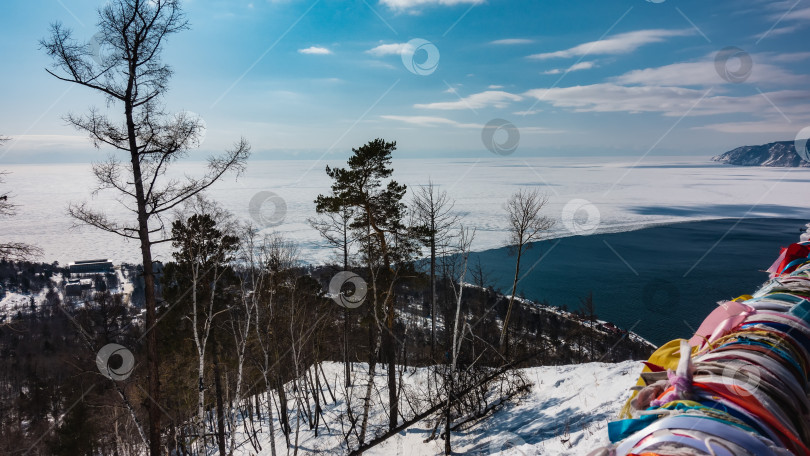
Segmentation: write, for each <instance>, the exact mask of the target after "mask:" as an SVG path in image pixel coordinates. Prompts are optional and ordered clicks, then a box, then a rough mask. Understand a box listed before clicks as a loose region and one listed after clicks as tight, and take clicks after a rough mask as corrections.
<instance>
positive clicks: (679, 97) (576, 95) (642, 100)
mask: <svg viewBox="0 0 810 456" xmlns="http://www.w3.org/2000/svg"><path fill="white" fill-rule="evenodd" d="M715 93H716V92H715V91H713V90H712V91H709V92H708V95H707V90H703V89H699V90H698V89H689V88H684V87H661V86H623V85H618V84H614V83H602V84H592V85H585V86H573V87H552V88H548V89H533V90H529V91H528V92H526V93H525V94H524V95H525V96H527V97H531V98H535V99H537V100H539V101H542V102H546V103H550V104H551V105H552V106H555V107H558V108H569V109H572V110H574V111H575V112H627V113H641V112H655V113H660V114H662V115H664V116H681V115H685V114H687V113H689V115H690V116H705V115H720V114H740V113H747V114H753V115H763V114H772V113H775V112H776V109H775V108H774V105H776V106H778V107H779V110H780V111H781V112H782V113H783V114H785V115H787V116H791V115H804V114H805V113H806V112H807V103H808V102H810V92H807V91H799V90H780V91H775V92H763V93H762V94H754V95H747V96H742V97H732V96H726V95H720V94H715ZM704 95H705V96H704ZM701 98H702V99H701ZM698 100H700V102H699V103H698Z"/></svg>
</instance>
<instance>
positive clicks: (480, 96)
mask: <svg viewBox="0 0 810 456" xmlns="http://www.w3.org/2000/svg"><path fill="white" fill-rule="evenodd" d="M522 99H523V97H521V96H520V95H515V94H512V93H509V92H504V91H501V90H487V91H486V92H481V93H475V94H472V95H470V96H468V97H465V98H462V99H460V100H458V101H443V102H437V103H426V104H415V105H414V107H415V108H421V109H439V110H453V109H480V108H486V107H489V106H492V107H495V108H505V107H506V106H508V105H509V102H512V101H520V100H522Z"/></svg>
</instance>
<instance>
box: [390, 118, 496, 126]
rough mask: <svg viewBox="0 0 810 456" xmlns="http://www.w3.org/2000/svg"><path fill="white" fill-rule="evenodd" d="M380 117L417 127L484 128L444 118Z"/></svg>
mask: <svg viewBox="0 0 810 456" xmlns="http://www.w3.org/2000/svg"><path fill="white" fill-rule="evenodd" d="M380 117H382V118H383V119H388V120H396V121H399V122H405V123H407V124H411V125H418V126H420V127H441V126H448V127H455V128H477V129H478V128H483V127H484V126H483V125H479V124H469V123H461V122H456V121H455V120H451V119H447V118H445V117H433V116H380Z"/></svg>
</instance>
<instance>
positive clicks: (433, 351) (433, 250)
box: [430, 229, 436, 360]
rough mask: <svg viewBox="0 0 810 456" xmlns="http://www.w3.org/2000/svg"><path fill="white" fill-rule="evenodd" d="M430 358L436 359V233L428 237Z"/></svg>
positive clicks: (433, 232)
mask: <svg viewBox="0 0 810 456" xmlns="http://www.w3.org/2000/svg"><path fill="white" fill-rule="evenodd" d="M430 358H431V359H433V360H435V359H436V232H435V229H434V231H432V232H431V236H430Z"/></svg>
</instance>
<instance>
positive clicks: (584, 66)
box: [543, 62, 596, 74]
mask: <svg viewBox="0 0 810 456" xmlns="http://www.w3.org/2000/svg"><path fill="white" fill-rule="evenodd" d="M595 67H596V62H578V63H575V64H573V65H571V66H570V67H568V69H567V70H563V69H561V68H554V69H551V70H548V71H544V72H543V74H560V73H562V72H563V71H565V72H567V73H570V72H572V71H580V70H590V69H591V68H595Z"/></svg>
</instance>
